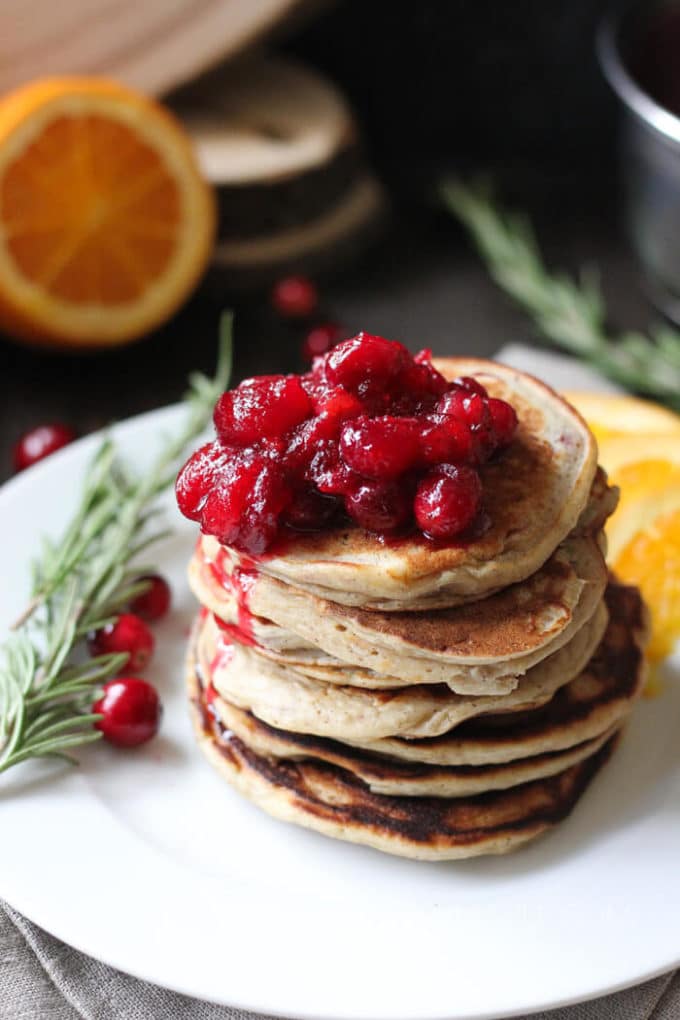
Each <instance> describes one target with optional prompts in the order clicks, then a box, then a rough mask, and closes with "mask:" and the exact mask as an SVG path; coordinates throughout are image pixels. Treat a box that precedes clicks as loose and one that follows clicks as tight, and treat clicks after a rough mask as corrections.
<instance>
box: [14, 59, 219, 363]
mask: <svg viewBox="0 0 680 1020" xmlns="http://www.w3.org/2000/svg"><path fill="white" fill-rule="evenodd" d="M214 230H215V204H214V198H213V195H212V192H211V190H210V188H209V187H208V185H207V184H206V183H205V181H204V180H203V178H202V177H201V174H200V171H199V169H198V165H197V162H196V159H195V157H194V154H193V151H192V148H191V143H190V142H189V140H188V138H187V136H186V135H185V133H184V131H183V129H182V128H181V126H180V125H179V123H178V122H177V121H176V120H175V118H174V117H173V116H171V114H170V113H169V112H168V111H167V110H165V109H164V108H163V107H162V106H160V105H159V104H157V103H155V102H153V101H152V100H150V99H147V98H145V97H144V96H142V95H140V94H139V93H137V92H134V91H132V90H131V89H127V88H124V87H123V86H122V85H118V84H116V83H115V82H110V81H106V80H103V79H97V78H60V79H53V80H52V79H51V80H46V81H41V82H37V83H34V84H31V85H28V86H26V87H24V88H21V89H19V90H17V91H16V92H14V93H12V94H10V95H9V96H7V97H5V98H4V99H3V100H2V101H0V327H1V328H2V329H4V330H6V331H7V332H9V333H11V334H13V335H14V336H16V337H19V338H24V339H27V340H29V341H33V342H36V343H41V344H44V345H49V346H67V347H101V346H107V345H113V344H120V343H125V342H127V341H130V340H134V339H136V338H137V337H139V336H142V335H143V334H144V333H147V332H149V331H150V330H151V329H153V328H154V327H156V326H158V325H159V324H160V323H161V322H163V321H164V320H165V319H166V318H168V317H169V316H170V315H171V314H172V313H173V312H174V311H175V310H176V308H177V307H178V306H179V305H180V304H181V303H182V301H183V300H184V299H185V298H186V297H187V296H188V294H189V293H190V291H191V290H192V289H193V288H194V286H195V285H196V283H197V281H198V279H199V277H200V275H201V273H202V272H203V270H204V268H205V265H206V263H207V260H208V257H209V253H210V249H211V245H212V241H213V237H214Z"/></svg>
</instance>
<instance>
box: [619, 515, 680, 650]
mask: <svg viewBox="0 0 680 1020" xmlns="http://www.w3.org/2000/svg"><path fill="white" fill-rule="evenodd" d="M614 569H615V571H616V573H617V574H618V576H619V577H621V578H622V580H624V581H629V582H631V583H634V584H637V585H638V587H639V588H640V589H641V591H642V594H643V596H644V598H645V600H646V601H647V603H648V605H649V606H650V607H651V610H652V625H653V626H652V639H651V642H650V645H649V648H648V655H649V657H650V659H652V660H656V661H658V660H660V659H663V658H665V656H666V655H668V654H669V653H670V652H671V651H672V650H673V645H674V644H675V641H676V640H677V638H678V637H680V509H677V510H673V511H671V512H670V513H667V514H663V515H661V516H658V517H656V518H655V519H654V521H652V522H651V524H648V525H647V527H646V528H645V529H644V530H642V531H639V532H638V533H637V534H636V535H635V536H634V538H633V539H632V540H631V541H630V542H629V543H628V545H626V546H625V548H624V549H623V550H622V552H621V553H620V554H619V556H618V557H617V558H616V560H615V563H614Z"/></svg>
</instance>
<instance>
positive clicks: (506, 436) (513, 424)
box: [486, 397, 517, 446]
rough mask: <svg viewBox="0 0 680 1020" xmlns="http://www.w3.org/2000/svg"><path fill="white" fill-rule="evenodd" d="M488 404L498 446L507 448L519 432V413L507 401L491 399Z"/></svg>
mask: <svg viewBox="0 0 680 1020" xmlns="http://www.w3.org/2000/svg"><path fill="white" fill-rule="evenodd" d="M486 404H487V407H488V409H489V414H490V415H491V427H492V428H493V430H494V432H495V433H496V438H497V440H498V445H499V446H507V445H508V443H510V442H512V439H513V436H514V435H515V432H516V431H517V412H516V411H515V409H514V407H512V405H511V404H508V403H507V401H505V400H497V399H496V397H489V399H488V400H487V402H486Z"/></svg>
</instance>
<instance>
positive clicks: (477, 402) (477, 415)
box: [437, 389, 491, 428]
mask: <svg viewBox="0 0 680 1020" xmlns="http://www.w3.org/2000/svg"><path fill="white" fill-rule="evenodd" d="M437 411H438V412H439V413H440V414H451V415H453V417H454V418H458V420H459V421H464V422H465V424H466V425H469V426H476V427H478V428H488V427H489V425H490V424H491V416H490V414H489V410H488V408H487V406H486V400H485V399H484V397H481V396H480V395H479V394H478V393H470V392H468V391H467V390H459V389H456V390H449V392H448V393H445V394H444V396H443V397H442V398H441V399H440V400H439V402H438V404H437Z"/></svg>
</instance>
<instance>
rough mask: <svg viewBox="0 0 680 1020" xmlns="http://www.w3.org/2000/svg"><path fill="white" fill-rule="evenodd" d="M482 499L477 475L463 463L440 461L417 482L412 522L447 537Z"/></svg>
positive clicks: (463, 524) (432, 535)
mask: <svg viewBox="0 0 680 1020" xmlns="http://www.w3.org/2000/svg"><path fill="white" fill-rule="evenodd" d="M481 499H482V483H481V481H480V479H479V475H478V474H477V472H476V471H474V470H473V469H472V468H470V467H467V466H465V465H461V466H455V465H452V464H446V465H442V466H441V467H440V468H437V469H435V470H434V471H432V472H431V473H430V474H429V475H426V477H425V478H423V479H422V481H421V482H420V483H419V484H418V488H417V491H416V498H415V500H414V503H413V510H414V513H415V518H416V523H417V525H418V527H419V528H420V530H421V531H422V532H424V533H425V534H426V535H428V536H429V537H430V538H439V539H450V538H454V537H455V536H456V535H458V534H460V532H461V531H463V530H464V529H465V528H467V527H468V525H469V524H470V523H471V522H472V521H473V520H474V518H475V517H476V515H477V513H478V511H479V508H480V505H481Z"/></svg>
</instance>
